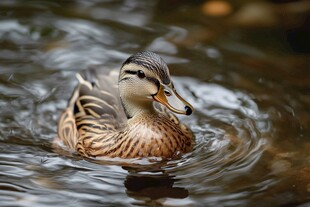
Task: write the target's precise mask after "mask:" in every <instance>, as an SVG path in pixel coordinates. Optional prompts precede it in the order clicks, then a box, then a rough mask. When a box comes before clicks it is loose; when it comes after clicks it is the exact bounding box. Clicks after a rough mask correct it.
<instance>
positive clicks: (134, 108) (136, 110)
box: [122, 98, 156, 119]
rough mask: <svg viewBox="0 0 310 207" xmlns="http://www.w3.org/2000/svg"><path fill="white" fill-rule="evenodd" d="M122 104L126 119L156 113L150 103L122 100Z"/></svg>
mask: <svg viewBox="0 0 310 207" xmlns="http://www.w3.org/2000/svg"><path fill="white" fill-rule="evenodd" d="M122 103H123V107H124V109H125V113H126V115H127V118H128V119H131V118H134V117H139V116H141V115H143V116H145V115H152V114H155V113H156V111H155V109H154V106H153V102H152V101H145V100H127V99H123V98H122Z"/></svg>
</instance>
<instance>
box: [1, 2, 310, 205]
mask: <svg viewBox="0 0 310 207" xmlns="http://www.w3.org/2000/svg"><path fill="white" fill-rule="evenodd" d="M66 2H67V3H66ZM66 2H60V1H59V2H55V1H22V0H19V1H18V0H15V1H13V0H12V1H1V3H0V46H1V47H0V114H1V116H0V142H1V144H0V157H1V158H0V175H1V176H0V201H1V202H0V206H5V207H7V206H38V207H42V206H74V207H77V206H302V207H305V206H308V205H310V203H309V200H310V196H309V191H310V167H309V150H310V145H309V134H310V133H309V124H310V116H309V112H310V110H309V103H310V96H309V95H310V90H309V89H310V85H309V84H310V82H309V80H310V74H309V70H308V69H309V66H310V65H309V50H307V47H304V46H303V44H299V42H298V41H297V39H298V38H300V37H299V36H298V35H300V34H309V33H307V32H309V30H308V29H307V28H308V27H307V26H309V22H307V21H306V20H304V21H302V20H298V19H297V20H296V18H292V19H293V20H292V21H290V22H284V21H281V18H280V17H281V12H279V11H280V10H279V8H281V9H288V8H291V7H293V6H295V7H294V8H295V10H289V9H288V10H287V12H288V13H287V15H288V16H290V15H291V16H292V17H296V16H298V15H300V16H302V15H303V16H304V17H305V18H306V17H307V14H309V10H307V8H308V7H307V6H309V5H308V4H306V3H305V4H301V3H303V1H297V2H296V3H295V4H294V5H293V4H292V3H283V4H277V3H272V2H263V1H262V4H260V3H257V4H255V3H252V2H248V3H247V2H245V1H234V2H235V3H234V4H231V8H232V10H231V12H232V13H230V14H228V16H223V17H214V16H210V15H208V14H206V13H204V10H202V8H204V7H203V6H204V5H205V4H204V3H205V2H203V1H195V2H192V3H190V2H187V1H180V2H178V1H152V2H144V1H99V0H94V1H81V0H80V1H79V0H76V1H66ZM244 2H245V3H244ZM253 4H254V7H255V8H259V9H261V10H260V11H261V12H262V11H264V12H267V13H264V14H266V15H263V17H262V16H258V18H257V19H255V18H254V19H253V18H252V19H251V18H250V17H249V18H246V19H247V20H249V19H250V20H252V22H244V21H241V20H244V18H241V20H240V16H241V17H243V16H242V15H249V14H244V13H242V11H247V10H249V8H250V7H249V6H252V7H253ZM262 5H263V6H262ZM301 7H302V8H303V9H300V8H301ZM298 8H299V10H298ZM272 9H273V10H272ZM270 10H272V11H271V13H268V11H269V12H270ZM281 11H282V10H281ZM290 12H291V13H290ZM307 12H308V13H307ZM267 14H269V15H270V16H268V15H267ZM271 14H272V15H271ZM246 17H248V16H246ZM260 18H261V19H260ZM272 18H274V19H272ZM308 19H309V17H308ZM301 23H302V24H301ZM296 25H297V26H296ZM292 34H294V35H295V37H296V38H295V39H294V35H293V36H292ZM301 36H302V35H301ZM309 36H310V35H309ZM307 41H309V39H307V36H306V38H305V39H304V42H303V43H304V44H307ZM308 48H309V47H308ZM140 50H152V51H154V52H157V53H158V54H160V55H161V56H162V57H163V58H164V59H165V60H166V62H167V63H168V64H169V68H170V72H171V74H173V77H172V79H173V80H174V82H175V86H176V88H177V90H178V91H179V93H180V94H181V95H183V96H185V97H187V100H188V101H189V102H190V103H191V104H192V105H193V106H194V107H195V109H196V111H195V113H194V114H193V115H192V116H189V117H184V116H180V119H181V120H182V121H183V122H184V123H186V124H187V125H189V126H191V129H192V130H193V132H194V134H195V137H196V138H195V141H196V144H195V146H194V150H193V151H192V152H190V153H188V154H185V155H183V156H182V157H181V158H180V159H173V160H165V161H160V160H159V161H158V160H142V161H138V162H136V161H135V164H129V163H127V164H125V163H119V162H116V161H100V162H99V161H91V160H84V159H82V158H81V157H79V156H77V155H70V154H68V155H67V154H64V153H58V152H55V151H54V150H53V148H52V140H53V139H54V138H55V137H56V136H57V120H58V118H59V116H60V113H61V112H62V109H63V108H64V107H65V106H66V104H67V100H68V98H69V97H70V94H71V92H72V90H73V88H74V86H75V84H76V82H77V81H76V79H75V73H76V72H78V71H80V70H83V69H85V68H87V67H88V66H90V65H94V64H103V65H106V67H111V68H119V67H120V65H121V63H122V62H123V61H124V60H125V59H126V58H127V57H128V56H130V55H131V54H132V53H135V52H137V51H140Z"/></svg>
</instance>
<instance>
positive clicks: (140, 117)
mask: <svg viewBox="0 0 310 207" xmlns="http://www.w3.org/2000/svg"><path fill="white" fill-rule="evenodd" d="M77 78H78V80H79V84H78V86H77V87H76V89H75V90H74V92H73V94H72V97H71V98H70V100H69V103H68V106H67V108H66V109H65V110H64V112H63V113H62V115H61V117H60V119H59V122H58V140H60V141H61V142H62V143H63V144H64V145H65V146H66V147H67V148H69V149H71V150H76V151H77V152H78V153H79V154H80V155H82V156H85V157H89V158H96V157H120V158H140V157H165V158H169V157H173V156H174V155H176V154H177V153H186V152H188V151H190V150H191V149H192V141H193V135H192V132H191V131H190V130H189V129H188V128H187V127H186V126H185V125H183V124H182V123H180V122H179V120H178V119H177V117H176V116H175V115H174V114H172V113H170V112H168V110H167V109H169V110H170V111H173V112H175V113H178V114H186V115H190V114H191V113H192V111H193V108H192V106H191V105H190V104H189V103H187V102H186V101H185V100H184V99H183V98H182V97H181V96H179V95H178V94H177V92H176V90H175V88H174V86H173V83H172V81H171V80H170V74H169V70H168V67H167V65H166V63H165V62H164V61H163V60H162V59H161V58H160V57H159V56H158V55H156V54H155V53H152V52H147V51H145V52H139V53H137V54H135V55H132V56H131V57H129V58H128V59H127V60H126V61H125V62H124V63H123V65H122V67H121V69H120V71H119V72H117V71H107V70H103V69H100V70H88V71H85V72H84V73H83V74H78V75H77Z"/></svg>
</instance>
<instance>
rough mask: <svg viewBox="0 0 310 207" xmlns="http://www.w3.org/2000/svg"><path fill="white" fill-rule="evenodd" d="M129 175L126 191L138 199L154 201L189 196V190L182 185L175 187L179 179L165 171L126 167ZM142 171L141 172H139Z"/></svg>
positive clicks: (126, 181) (125, 182) (125, 184)
mask: <svg viewBox="0 0 310 207" xmlns="http://www.w3.org/2000/svg"><path fill="white" fill-rule="evenodd" d="M126 170H128V172H129V175H128V176H127V177H126V180H125V181H124V186H125V187H126V193H127V195H128V196H130V197H132V198H134V199H136V200H144V201H145V202H152V201H155V202H156V200H158V199H161V198H175V199H183V198H186V197H188V194H189V193H188V190H187V189H185V188H182V187H174V182H175V181H177V179H175V178H174V176H172V175H169V174H167V173H166V172H164V171H161V172H160V171H157V172H154V171H153V172H151V171H150V172H149V173H148V174H147V172H146V171H143V172H142V171H140V170H137V169H133V168H131V169H128V168H127V169H126ZM139 171H140V172H139Z"/></svg>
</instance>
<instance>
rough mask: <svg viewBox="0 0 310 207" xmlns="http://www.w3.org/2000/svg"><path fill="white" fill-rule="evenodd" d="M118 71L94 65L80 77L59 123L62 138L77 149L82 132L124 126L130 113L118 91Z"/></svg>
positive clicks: (59, 133)
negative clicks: (126, 110)
mask: <svg viewBox="0 0 310 207" xmlns="http://www.w3.org/2000/svg"><path fill="white" fill-rule="evenodd" d="M118 73H119V72H118V71H117V70H107V69H104V68H91V69H89V70H85V71H83V72H81V73H79V74H77V79H78V81H79V83H78V85H77V87H76V88H75V90H74V92H73V94H72V96H71V98H70V100H69V102H68V106H67V108H66V109H65V111H64V112H63V114H62V115H61V117H60V120H59V123H58V136H59V139H60V140H61V141H62V142H63V143H64V145H66V146H67V147H69V148H71V149H74V148H75V146H76V144H77V142H78V137H79V136H81V135H82V134H85V133H87V134H96V135H98V134H100V133H103V132H105V131H109V130H117V129H120V128H122V127H124V126H125V125H126V123H127V117H126V114H125V112H124V109H123V106H122V103H121V100H120V97H119V91H118Z"/></svg>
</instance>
